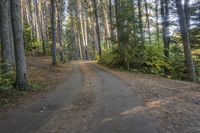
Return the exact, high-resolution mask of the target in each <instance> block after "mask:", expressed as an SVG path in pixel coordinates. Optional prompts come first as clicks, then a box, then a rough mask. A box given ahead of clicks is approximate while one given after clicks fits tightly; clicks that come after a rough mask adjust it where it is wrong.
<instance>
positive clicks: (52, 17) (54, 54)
mask: <svg viewBox="0 0 200 133" xmlns="http://www.w3.org/2000/svg"><path fill="white" fill-rule="evenodd" d="M54 2H55V1H54V0H51V34H52V64H53V65H55V64H56V30H55V3H54Z"/></svg>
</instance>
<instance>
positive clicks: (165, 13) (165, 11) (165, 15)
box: [160, 0, 170, 75]
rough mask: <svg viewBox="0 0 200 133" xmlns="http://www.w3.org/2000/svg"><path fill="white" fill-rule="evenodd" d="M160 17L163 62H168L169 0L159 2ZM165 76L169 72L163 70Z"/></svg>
mask: <svg viewBox="0 0 200 133" xmlns="http://www.w3.org/2000/svg"><path fill="white" fill-rule="evenodd" d="M160 5H161V17H162V32H163V43H164V58H165V61H166V62H168V60H169V43H170V36H169V0H161V3H160ZM164 71H165V74H166V75H168V74H169V70H168V69H167V68H166V67H165V68H164Z"/></svg>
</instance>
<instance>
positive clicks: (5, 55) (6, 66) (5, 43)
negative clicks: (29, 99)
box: [0, 0, 12, 73]
mask: <svg viewBox="0 0 200 133" xmlns="http://www.w3.org/2000/svg"><path fill="white" fill-rule="evenodd" d="M9 2H10V1H7V0H2V2H1V3H0V4H1V5H0V11H1V23H0V24H1V25H0V26H1V31H0V32H1V44H2V47H1V50H2V52H1V54H2V59H3V70H2V72H3V73H7V72H9V71H10V70H11V67H12V53H11V52H12V50H11V38H10V23H9V19H10V16H9V7H10V6H9Z"/></svg>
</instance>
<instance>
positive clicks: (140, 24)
mask: <svg viewBox="0 0 200 133" xmlns="http://www.w3.org/2000/svg"><path fill="white" fill-rule="evenodd" d="M141 4H142V1H141V0H138V19H139V29H140V41H141V45H144V31H143V21H142V7H141Z"/></svg>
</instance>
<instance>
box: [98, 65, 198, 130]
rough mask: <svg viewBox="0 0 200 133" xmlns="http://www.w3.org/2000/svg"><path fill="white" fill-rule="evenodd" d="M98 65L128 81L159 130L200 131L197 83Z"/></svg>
mask: <svg viewBox="0 0 200 133" xmlns="http://www.w3.org/2000/svg"><path fill="white" fill-rule="evenodd" d="M98 66H99V65H98ZM99 67H101V68H102V69H104V70H106V71H108V72H110V73H112V74H113V75H115V76H117V77H119V78H120V79H122V80H123V81H125V82H127V83H128V84H130V85H131V89H132V92H133V93H134V94H137V95H138V96H139V97H141V99H142V101H143V102H144V103H145V106H144V107H143V108H144V109H145V110H148V111H149V113H150V114H151V115H152V116H154V117H155V118H156V119H157V121H156V122H155V125H157V127H159V131H160V132H162V133H163V132H164V133H199V132H200V85H199V84H195V83H191V82H184V81H177V80H169V79H166V78H162V77H159V76H155V75H151V74H142V73H130V72H121V71H116V70H111V69H108V68H107V67H102V66H99Z"/></svg>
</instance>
